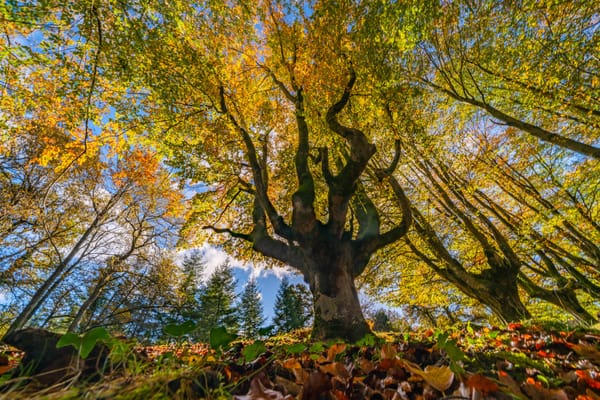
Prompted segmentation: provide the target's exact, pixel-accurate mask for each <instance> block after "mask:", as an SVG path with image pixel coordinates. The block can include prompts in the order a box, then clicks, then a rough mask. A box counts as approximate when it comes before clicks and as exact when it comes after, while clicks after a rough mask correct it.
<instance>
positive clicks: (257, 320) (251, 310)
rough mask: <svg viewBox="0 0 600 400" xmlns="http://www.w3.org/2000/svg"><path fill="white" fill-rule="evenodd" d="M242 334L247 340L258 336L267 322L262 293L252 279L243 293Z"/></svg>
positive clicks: (241, 305) (241, 301) (240, 307)
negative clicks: (261, 298)
mask: <svg viewBox="0 0 600 400" xmlns="http://www.w3.org/2000/svg"><path fill="white" fill-rule="evenodd" d="M239 317H240V333H241V335H242V336H244V337H246V338H255V337H256V336H258V330H259V329H260V327H261V325H262V324H263V323H264V322H265V318H264V316H263V308H262V304H261V302H260V292H259V291H258V286H257V284H256V280H255V279H254V278H252V279H250V281H248V283H247V284H246V287H245V288H244V291H243V292H242V297H241V299H240V306H239Z"/></svg>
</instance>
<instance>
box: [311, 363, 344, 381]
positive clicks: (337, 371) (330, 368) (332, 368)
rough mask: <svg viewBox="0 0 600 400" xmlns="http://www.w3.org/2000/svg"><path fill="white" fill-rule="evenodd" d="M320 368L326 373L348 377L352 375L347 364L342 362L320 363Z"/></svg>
mask: <svg viewBox="0 0 600 400" xmlns="http://www.w3.org/2000/svg"><path fill="white" fill-rule="evenodd" d="M319 370H320V371H321V372H323V373H325V374H330V375H333V376H340V377H342V378H348V377H349V376H350V374H349V373H348V370H347V369H346V366H345V365H344V364H343V363H341V362H331V363H325V364H320V365H319Z"/></svg>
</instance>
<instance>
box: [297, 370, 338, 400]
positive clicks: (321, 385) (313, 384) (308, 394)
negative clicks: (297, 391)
mask: <svg viewBox="0 0 600 400" xmlns="http://www.w3.org/2000/svg"><path fill="white" fill-rule="evenodd" d="M331 388H332V385H331V379H330V378H329V377H328V376H327V375H325V374H324V373H322V372H319V371H314V372H311V373H310V375H309V376H308V379H307V380H306V381H305V382H304V388H303V390H302V396H301V397H300V398H301V400H318V399H319V398H321V395H322V394H323V393H325V392H327V391H329V390H331Z"/></svg>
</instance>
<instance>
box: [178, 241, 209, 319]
mask: <svg viewBox="0 0 600 400" xmlns="http://www.w3.org/2000/svg"><path fill="white" fill-rule="evenodd" d="M204 268H205V265H204V260H203V259H202V253H201V252H200V251H198V250H195V251H193V252H192V253H190V254H187V255H186V256H185V257H184V259H183V263H182V265H181V270H182V273H183V279H182V281H181V284H180V285H179V288H178V295H179V299H180V300H179V307H178V310H177V314H178V315H177V316H176V317H175V319H176V321H177V322H185V321H188V320H192V321H197V320H198V319H199V318H200V301H199V296H200V293H201V292H202V281H201V277H202V272H203V271H204Z"/></svg>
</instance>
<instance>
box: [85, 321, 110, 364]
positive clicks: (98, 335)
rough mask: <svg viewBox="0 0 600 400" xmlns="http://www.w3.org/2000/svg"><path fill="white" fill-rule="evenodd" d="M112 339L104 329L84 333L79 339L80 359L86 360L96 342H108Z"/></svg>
mask: <svg viewBox="0 0 600 400" xmlns="http://www.w3.org/2000/svg"><path fill="white" fill-rule="evenodd" d="M111 339H112V337H111V336H110V333H108V331H107V330H106V328H101V327H99V328H94V329H92V330H90V331H88V332H86V333H85V334H84V335H83V337H82V338H81V348H80V349H79V355H80V356H81V358H83V359H86V358H87V357H88V356H89V355H90V353H91V352H92V350H93V349H94V346H96V344H97V343H98V342H108V341H110V340H111Z"/></svg>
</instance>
